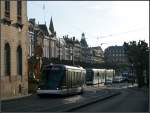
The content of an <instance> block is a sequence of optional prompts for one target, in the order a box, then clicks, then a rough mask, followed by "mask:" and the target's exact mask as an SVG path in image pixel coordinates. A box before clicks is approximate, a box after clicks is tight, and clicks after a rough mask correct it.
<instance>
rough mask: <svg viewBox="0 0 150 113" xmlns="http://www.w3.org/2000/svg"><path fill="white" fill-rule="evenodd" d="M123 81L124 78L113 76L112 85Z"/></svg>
mask: <svg viewBox="0 0 150 113" xmlns="http://www.w3.org/2000/svg"><path fill="white" fill-rule="evenodd" d="M124 80H125V78H124V77H122V76H115V77H114V79H113V83H120V82H123V81H124Z"/></svg>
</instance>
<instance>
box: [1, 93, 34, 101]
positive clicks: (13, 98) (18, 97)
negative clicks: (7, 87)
mask: <svg viewBox="0 0 150 113" xmlns="http://www.w3.org/2000/svg"><path fill="white" fill-rule="evenodd" d="M31 95H32V94H28V95H22V96H17V97H11V98H5V99H1V102H6V101H11V100H15V99H22V98H25V97H29V96H31Z"/></svg>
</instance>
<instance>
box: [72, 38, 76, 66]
mask: <svg viewBox="0 0 150 113" xmlns="http://www.w3.org/2000/svg"><path fill="white" fill-rule="evenodd" d="M74 41H75V37H73V41H72V65H74V52H73V51H74Z"/></svg>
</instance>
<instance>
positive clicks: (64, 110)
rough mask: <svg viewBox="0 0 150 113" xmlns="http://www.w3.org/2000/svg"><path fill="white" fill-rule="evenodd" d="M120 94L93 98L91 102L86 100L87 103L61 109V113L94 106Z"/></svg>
mask: <svg viewBox="0 0 150 113" xmlns="http://www.w3.org/2000/svg"><path fill="white" fill-rule="evenodd" d="M120 94H121V92H115V93H112V94H108V95H106V96H104V97H100V98H98V97H95V98H93V99H92V100H91V99H90V100H87V101H84V102H81V103H78V105H76V104H75V105H72V106H71V107H70V108H68V107H67V108H66V109H63V110H62V111H61V112H71V111H73V110H76V109H79V108H82V107H85V106H88V105H91V104H94V103H96V102H99V101H103V100H106V99H109V98H111V97H113V96H117V95H120Z"/></svg>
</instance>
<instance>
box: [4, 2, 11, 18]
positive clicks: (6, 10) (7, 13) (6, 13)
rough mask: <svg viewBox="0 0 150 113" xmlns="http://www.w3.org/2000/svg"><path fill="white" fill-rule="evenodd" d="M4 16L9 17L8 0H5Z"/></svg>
mask: <svg viewBox="0 0 150 113" xmlns="http://www.w3.org/2000/svg"><path fill="white" fill-rule="evenodd" d="M5 17H7V18H10V0H5Z"/></svg>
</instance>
